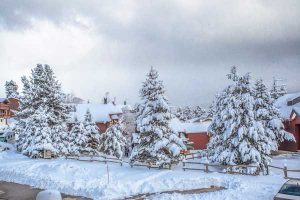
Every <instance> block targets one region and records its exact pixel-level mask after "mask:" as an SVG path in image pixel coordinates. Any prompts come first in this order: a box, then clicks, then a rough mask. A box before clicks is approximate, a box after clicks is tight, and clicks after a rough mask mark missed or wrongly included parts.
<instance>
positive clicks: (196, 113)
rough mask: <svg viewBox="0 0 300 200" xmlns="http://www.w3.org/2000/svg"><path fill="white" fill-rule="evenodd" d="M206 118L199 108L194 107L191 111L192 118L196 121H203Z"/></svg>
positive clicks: (202, 110)
mask: <svg viewBox="0 0 300 200" xmlns="http://www.w3.org/2000/svg"><path fill="white" fill-rule="evenodd" d="M206 116H207V115H206V111H205V109H203V108H202V107H201V106H196V108H195V109H194V110H193V118H194V119H196V120H198V121H201V120H204V119H205V118H206Z"/></svg>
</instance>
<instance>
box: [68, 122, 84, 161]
mask: <svg viewBox="0 0 300 200" xmlns="http://www.w3.org/2000/svg"><path fill="white" fill-rule="evenodd" d="M87 142H88V137H87V135H86V134H85V128H84V126H83V123H82V122H80V121H79V120H78V119H77V118H75V119H74V124H73V127H72V129H71V132H70V135H69V145H68V152H69V154H71V155H73V156H79V155H81V154H82V152H83V151H85V150H86V147H87Z"/></svg>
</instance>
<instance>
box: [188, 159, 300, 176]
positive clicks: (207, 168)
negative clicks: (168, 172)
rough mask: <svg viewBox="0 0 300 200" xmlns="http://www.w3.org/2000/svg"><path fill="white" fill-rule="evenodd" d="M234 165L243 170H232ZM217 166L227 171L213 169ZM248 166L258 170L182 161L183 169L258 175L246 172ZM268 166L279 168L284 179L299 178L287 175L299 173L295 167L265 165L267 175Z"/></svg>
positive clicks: (244, 166)
mask: <svg viewBox="0 0 300 200" xmlns="http://www.w3.org/2000/svg"><path fill="white" fill-rule="evenodd" d="M186 164H191V165H202V166H203V168H195V167H186ZM234 167H239V168H244V169H245V171H246V173H245V172H237V171H234V170H233V168H234ZM216 168H219V169H229V171H226V172H223V171H216V170H214V169H216ZM249 168H256V170H255V171H256V172H258V171H259V170H258V166H251V165H217V164H208V163H201V162H190V161H184V162H183V168H182V169H183V170H184V171H185V170H197V171H204V172H206V173H209V172H219V173H226V174H243V175H253V176H256V175H258V173H254V174H252V173H247V171H248V170H247V169H249ZM270 168H274V169H279V170H282V172H283V176H284V178H286V179H296V180H300V178H296V177H292V176H289V174H288V172H294V173H299V174H300V170H295V169H288V168H287V167H286V166H285V167H277V166H273V165H268V167H267V175H269V172H270Z"/></svg>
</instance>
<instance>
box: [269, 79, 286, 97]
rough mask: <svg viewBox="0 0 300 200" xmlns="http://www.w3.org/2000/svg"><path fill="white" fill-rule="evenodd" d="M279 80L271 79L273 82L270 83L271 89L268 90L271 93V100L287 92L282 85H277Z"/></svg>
mask: <svg viewBox="0 0 300 200" xmlns="http://www.w3.org/2000/svg"><path fill="white" fill-rule="evenodd" d="M279 81H280V80H277V79H274V80H273V84H272V87H271V91H270V95H271V97H272V99H273V101H276V100H277V99H278V98H279V97H282V96H283V95H285V94H286V93H287V92H286V88H285V86H284V85H278V82H279Z"/></svg>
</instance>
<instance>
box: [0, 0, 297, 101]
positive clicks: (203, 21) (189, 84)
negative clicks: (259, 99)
mask: <svg viewBox="0 0 300 200" xmlns="http://www.w3.org/2000/svg"><path fill="white" fill-rule="evenodd" d="M299 8H300V1H299V0H280V1H279V0H239V1H227V0H224V1H211V0H207V1H201V0H188V1H187V0H182V1H180V0H172V1H171V0H161V1H156V0H152V1H143V0H136V1H130V0H127V1H122V0H120V1H110V0H108V1H99V0H97V1H96V0H95V1H85V0H43V1H39V0H35V1H34V0H27V1H26V3H25V1H23V0H14V1H11V0H1V1H0V69H1V70H0V85H1V87H0V96H4V82H5V81H6V80H10V79H13V80H15V81H17V82H18V83H20V77H21V76H22V75H29V73H30V69H31V68H33V67H35V65H36V64H37V63H42V64H44V63H47V64H49V65H50V66H52V67H53V69H54V71H55V73H56V76H57V77H58V79H59V80H60V82H61V83H62V85H63V89H64V91H65V92H73V93H75V94H76V95H77V96H80V97H82V98H84V99H89V100H91V101H94V102H97V101H100V98H101V97H102V96H103V95H104V93H105V92H106V91H110V93H111V95H112V96H116V97H117V100H119V102H120V101H123V100H124V99H127V100H128V101H129V102H130V103H132V104H133V103H135V102H136V101H138V91H139V88H140V87H141V82H142V81H143V80H144V79H145V74H146V73H147V72H148V71H149V69H150V67H151V66H154V68H156V69H158V71H159V72H160V76H161V79H163V81H164V84H165V87H166V90H167V97H168V99H169V101H170V103H171V104H172V105H204V106H207V105H208V104H209V103H210V102H211V100H212V99H213V97H214V95H215V94H216V93H217V92H218V91H220V90H222V89H223V88H224V87H225V85H226V84H227V80H226V74H227V73H228V72H229V70H230V67H231V66H232V65H237V66H239V71H240V73H245V72H248V71H249V72H252V75H253V78H263V79H265V81H266V83H267V84H268V85H270V84H271V81H272V78H273V77H278V78H282V79H284V80H285V81H284V82H285V83H286V84H287V86H288V90H289V92H295V91H300V20H299V19H300V9H299Z"/></svg>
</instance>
